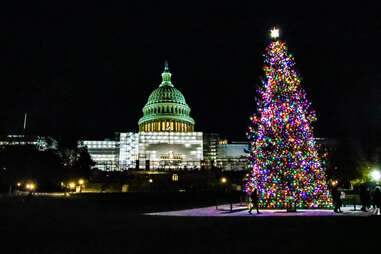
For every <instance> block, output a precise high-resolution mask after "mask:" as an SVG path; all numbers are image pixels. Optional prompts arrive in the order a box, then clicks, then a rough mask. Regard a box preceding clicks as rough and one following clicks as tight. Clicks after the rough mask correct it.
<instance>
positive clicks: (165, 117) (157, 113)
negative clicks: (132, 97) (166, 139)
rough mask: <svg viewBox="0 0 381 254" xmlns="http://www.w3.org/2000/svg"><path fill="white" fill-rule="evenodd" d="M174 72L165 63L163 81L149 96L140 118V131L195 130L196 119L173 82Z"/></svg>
mask: <svg viewBox="0 0 381 254" xmlns="http://www.w3.org/2000/svg"><path fill="white" fill-rule="evenodd" d="M171 76H172V74H171V73H170V72H169V69H168V64H167V63H166V64H165V68H164V72H163V73H162V74H161V77H162V79H163V80H162V82H161V84H160V86H159V87H158V88H157V89H155V90H154V91H153V92H152V93H151V95H150V96H149V97H148V102H147V104H146V105H145V106H144V108H143V117H142V118H141V119H140V120H139V122H138V125H139V131H140V132H147V131H171V132H190V131H194V124H195V122H194V120H193V119H192V118H191V117H190V115H189V114H190V111H191V110H190V108H189V106H188V104H187V103H186V101H185V98H184V95H183V94H182V93H181V92H180V91H179V90H177V89H176V88H175V87H174V86H173V84H172V83H171Z"/></svg>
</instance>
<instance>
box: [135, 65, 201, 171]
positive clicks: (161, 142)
mask: <svg viewBox="0 0 381 254" xmlns="http://www.w3.org/2000/svg"><path fill="white" fill-rule="evenodd" d="M161 76H162V82H161V84H160V85H159V87H158V88H157V89H155V90H154V91H153V92H152V93H151V95H150V96H149V97H148V101H147V103H146V105H145V106H144V108H143V117H142V118H141V119H140V120H139V122H138V125H139V165H140V168H147V167H149V168H150V169H196V168H200V167H201V160H202V159H203V135H202V132H194V125H195V122H194V120H193V119H192V118H191V117H190V111H191V110H190V107H189V106H188V104H187V103H186V101H185V98H184V96H183V94H182V93H181V92H180V91H179V90H178V89H176V88H175V87H174V85H173V84H172V82H171V76H172V74H171V73H170V72H169V69H168V64H167V63H166V64H165V68H164V72H163V73H162V74H161Z"/></svg>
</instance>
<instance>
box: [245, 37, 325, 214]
mask: <svg viewBox="0 0 381 254" xmlns="http://www.w3.org/2000/svg"><path fill="white" fill-rule="evenodd" d="M271 37H272V41H271V42H270V44H269V45H268V47H267V48H266V53H265V66H264V72H265V78H264V80H263V82H262V85H261V86H260V87H259V89H258V98H257V110H258V111H257V113H256V114H254V115H253V116H252V117H251V126H250V127H249V132H248V138H249V140H250V147H251V153H250V162H251V172H250V174H248V179H247V186H246V190H247V191H251V190H252V189H253V188H257V189H258V192H259V205H260V207H263V208H318V207H330V206H331V198H330V195H329V191H328V186H327V183H326V176H325V172H324V169H323V167H322V164H321V161H320V159H319V154H318V151H317V145H316V143H315V139H314V136H313V128H312V126H311V123H312V122H314V121H315V120H316V116H315V112H314V111H313V110H312V109H311V104H310V103H309V102H308V100H307V99H306V93H305V91H304V89H303V88H302V86H301V78H300V76H299V75H298V73H297V71H296V70H295V62H294V58H293V56H292V55H291V54H290V53H289V52H288V49H287V46H286V43H285V42H283V41H281V40H279V30H278V29H273V30H272V31H271Z"/></svg>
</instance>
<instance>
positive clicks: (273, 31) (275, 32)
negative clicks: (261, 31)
mask: <svg viewBox="0 0 381 254" xmlns="http://www.w3.org/2000/svg"><path fill="white" fill-rule="evenodd" d="M270 36H271V38H273V39H278V38H279V29H278V28H276V27H274V28H273V29H271V31H270Z"/></svg>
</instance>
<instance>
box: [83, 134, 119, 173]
mask: <svg viewBox="0 0 381 254" xmlns="http://www.w3.org/2000/svg"><path fill="white" fill-rule="evenodd" d="M79 146H86V147H87V150H88V152H89V154H90V156H91V158H92V159H93V160H94V162H95V163H96V167H97V168H98V169H99V170H104V171H114V170H119V164H118V160H119V141H115V140H107V139H106V140H103V141H98V140H85V141H80V142H79Z"/></svg>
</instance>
